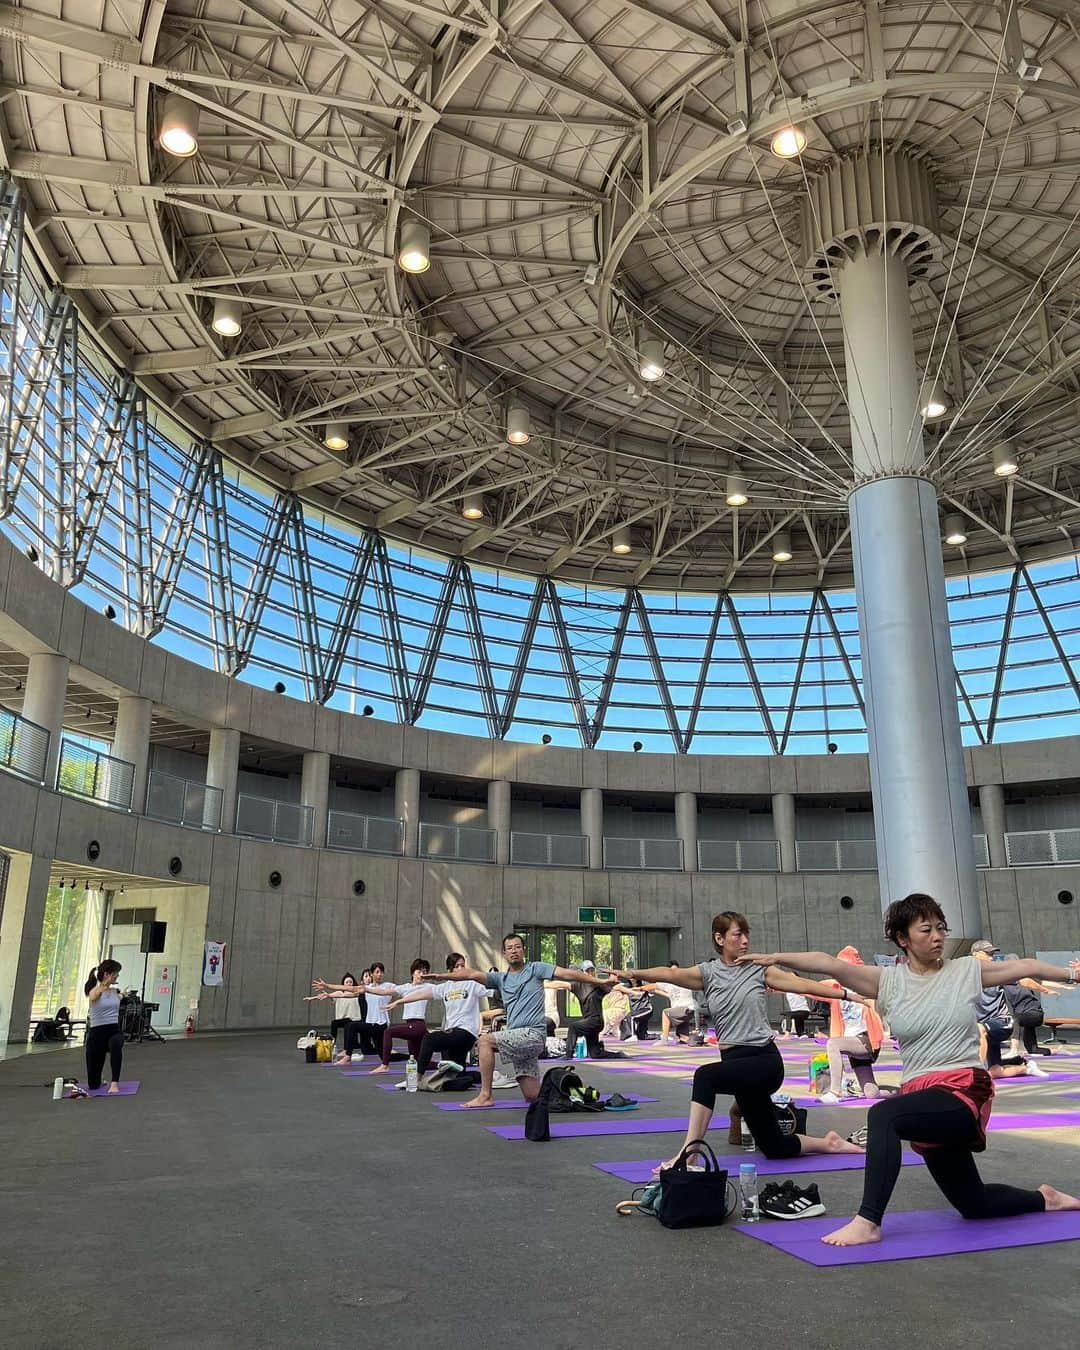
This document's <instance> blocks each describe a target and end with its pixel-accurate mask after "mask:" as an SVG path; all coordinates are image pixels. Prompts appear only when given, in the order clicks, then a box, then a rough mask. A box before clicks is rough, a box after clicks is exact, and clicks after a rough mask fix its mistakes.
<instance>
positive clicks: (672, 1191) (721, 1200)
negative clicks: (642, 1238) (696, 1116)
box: [656, 1139, 736, 1228]
mask: <svg viewBox="0 0 1080 1350" xmlns="http://www.w3.org/2000/svg"><path fill="white" fill-rule="evenodd" d="M692 1157H700V1158H701V1159H702V1160H703V1161H704V1163H705V1168H704V1170H703V1171H699V1170H696V1169H695V1170H691V1169H690V1168H689V1167H688V1165H687V1164H688V1162H689V1160H690V1159H691V1158H692ZM729 1189H730V1190H731V1191H732V1195H731V1203H730V1205H729V1203H728V1192H729ZM735 1199H736V1197H735V1195H734V1188H731V1187H730V1186H729V1182H728V1174H727V1172H726V1170H725V1169H724V1168H722V1167H721V1166H720V1164H719V1162H717V1159H716V1154H715V1153H714V1152H713V1151H712V1148H711V1147H710V1145H709V1144H708V1143H707V1142H706V1141H705V1140H704V1139H694V1140H692V1141H691V1142H690V1143H689V1144H687V1146H686V1147H685V1148H684V1149H683V1151H682V1152H681V1153H680V1154H679V1156H678V1158H676V1160H675V1162H674V1163H673V1164H672V1165H671V1166H670V1167H666V1168H665V1169H664V1170H663V1171H662V1172H661V1173H660V1204H659V1206H658V1207H657V1211H656V1217H657V1218H658V1219H659V1220H660V1222H661V1223H662V1224H663V1225H664V1227H665V1228H708V1227H713V1226H715V1225H717V1224H721V1223H723V1222H724V1220H725V1219H726V1218H727V1216H728V1214H730V1213H731V1210H732V1209H734V1207H735Z"/></svg>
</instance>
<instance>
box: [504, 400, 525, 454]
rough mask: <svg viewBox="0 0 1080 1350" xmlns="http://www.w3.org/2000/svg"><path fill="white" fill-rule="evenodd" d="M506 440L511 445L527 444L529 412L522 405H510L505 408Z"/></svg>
mask: <svg viewBox="0 0 1080 1350" xmlns="http://www.w3.org/2000/svg"><path fill="white" fill-rule="evenodd" d="M506 439H507V440H508V441H509V443H510V444H511V445H528V444H529V410H528V408H526V406H525V405H524V403H511V405H510V407H509V408H507V410H506Z"/></svg>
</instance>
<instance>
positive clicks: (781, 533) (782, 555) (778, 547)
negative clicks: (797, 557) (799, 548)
mask: <svg viewBox="0 0 1080 1350" xmlns="http://www.w3.org/2000/svg"><path fill="white" fill-rule="evenodd" d="M791 559H792V552H791V531H790V530H777V532H776V533H775V534H774V535H773V543H772V560H773V562H777V563H785V562H790V561H791Z"/></svg>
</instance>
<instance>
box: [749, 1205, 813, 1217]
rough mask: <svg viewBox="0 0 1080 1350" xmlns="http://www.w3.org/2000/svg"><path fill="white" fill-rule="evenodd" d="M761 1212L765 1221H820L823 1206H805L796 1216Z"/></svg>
mask: <svg viewBox="0 0 1080 1350" xmlns="http://www.w3.org/2000/svg"><path fill="white" fill-rule="evenodd" d="M761 1212H762V1214H764V1215H765V1217H766V1218H767V1219H820V1218H821V1216H822V1215H823V1214H824V1213H825V1206H824V1205H822V1204H817V1205H807V1206H806V1208H805V1209H801V1210H799V1212H798V1213H797V1214H795V1213H788V1214H777V1213H774V1212H773V1211H772V1210H770V1209H763V1210H762V1211H761Z"/></svg>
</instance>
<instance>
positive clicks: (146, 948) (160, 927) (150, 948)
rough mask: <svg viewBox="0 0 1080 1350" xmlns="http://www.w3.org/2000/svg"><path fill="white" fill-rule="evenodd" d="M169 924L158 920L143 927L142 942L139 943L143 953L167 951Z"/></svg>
mask: <svg viewBox="0 0 1080 1350" xmlns="http://www.w3.org/2000/svg"><path fill="white" fill-rule="evenodd" d="M168 926H169V925H168V924H167V923H162V922H159V921H157V920H151V921H150V922H149V923H144V924H143V926H142V942H140V943H139V951H141V952H163V951H164V950H165V930H166V928H168Z"/></svg>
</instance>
